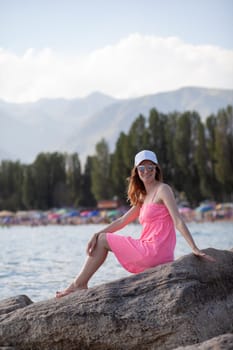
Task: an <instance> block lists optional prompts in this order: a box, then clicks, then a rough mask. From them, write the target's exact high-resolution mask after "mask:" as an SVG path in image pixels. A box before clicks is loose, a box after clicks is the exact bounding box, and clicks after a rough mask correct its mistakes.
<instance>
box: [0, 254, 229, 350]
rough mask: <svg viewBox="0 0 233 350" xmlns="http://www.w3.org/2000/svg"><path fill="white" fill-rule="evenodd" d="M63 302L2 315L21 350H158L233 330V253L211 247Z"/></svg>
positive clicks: (3, 326)
mask: <svg viewBox="0 0 233 350" xmlns="http://www.w3.org/2000/svg"><path fill="white" fill-rule="evenodd" d="M206 252H207V253H208V254H210V255H212V256H213V257H215V258H216V260H217V261H216V262H215V263H211V262H208V261H206V260H204V259H203V258H197V257H195V256H194V255H193V254H190V255H187V256H184V257H182V258H180V259H178V260H176V261H175V262H173V263H169V264H165V265H162V266H158V267H156V268H153V269H151V270H148V271H146V272H144V273H141V274H138V275H133V276H130V277H127V278H124V279H121V280H118V281H115V282H112V283H108V284H103V285H100V286H98V287H95V288H91V289H89V290H87V291H85V290H83V291H78V292H76V293H73V294H70V295H69V296H66V297H64V298H62V299H59V300H56V299H52V300H48V301H43V302H38V303H34V304H32V305H28V306H25V307H24V308H21V309H17V310H16V311H13V312H9V313H4V314H2V315H0V346H12V347H15V348H16V349H17V350H21V349H23V350H27V349H28V350H29V349H33V350H39V349H40V350H72V349H75V350H77V349H80V350H85V349H94V350H95V349H104V350H108V349H109V350H110V349H124V350H128V349H138V350H140V349H143V350H148V349H151V350H153V349H159V350H165V349H166V350H169V349H174V348H176V347H179V346H185V345H190V344H197V343H200V342H203V341H206V340H208V339H210V338H213V337H216V336H218V335H221V334H224V333H231V332H233V252H231V251H220V250H214V249H207V250H206Z"/></svg>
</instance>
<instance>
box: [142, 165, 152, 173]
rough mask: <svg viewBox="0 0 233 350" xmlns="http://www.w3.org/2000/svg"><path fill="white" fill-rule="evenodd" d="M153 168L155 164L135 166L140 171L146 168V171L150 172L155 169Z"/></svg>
mask: <svg viewBox="0 0 233 350" xmlns="http://www.w3.org/2000/svg"><path fill="white" fill-rule="evenodd" d="M155 168H156V166H155V165H139V166H137V169H138V171H139V172H140V173H144V172H145V170H147V171H148V172H150V173H151V172H152V171H154V170H155Z"/></svg>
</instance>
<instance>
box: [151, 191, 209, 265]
mask: <svg viewBox="0 0 233 350" xmlns="http://www.w3.org/2000/svg"><path fill="white" fill-rule="evenodd" d="M158 197H159V199H161V200H162V201H163V203H164V204H165V205H166V207H167V208H168V211H169V213H170V215H171V217H172V219H173V222H174V225H175V227H176V229H177V230H178V231H179V232H180V233H181V234H182V236H183V237H184V238H185V240H186V242H187V243H188V244H189V246H190V247H191V249H192V251H193V253H194V254H195V255H197V256H205V257H206V258H207V259H208V260H211V261H213V259H212V258H211V257H209V256H207V255H206V254H205V253H203V252H202V251H201V250H199V248H198V247H197V246H196V243H195V242H194V239H193V237H192V235H191V233H190V232H189V230H188V227H187V226H186V224H185V222H184V221H183V219H182V217H181V215H180V213H179V210H178V208H177V205H176V201H175V197H174V194H173V192H172V190H171V188H170V187H169V186H168V185H166V184H162V185H161V189H160V190H159V193H158Z"/></svg>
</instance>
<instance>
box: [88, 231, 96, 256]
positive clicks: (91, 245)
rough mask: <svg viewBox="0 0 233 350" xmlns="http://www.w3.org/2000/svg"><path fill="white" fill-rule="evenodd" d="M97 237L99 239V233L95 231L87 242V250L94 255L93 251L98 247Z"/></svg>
mask: <svg viewBox="0 0 233 350" xmlns="http://www.w3.org/2000/svg"><path fill="white" fill-rule="evenodd" d="M97 239H98V233H95V234H94V235H93V236H92V238H91V239H90V241H89V242H88V244H87V250H86V252H87V255H89V256H92V254H93V251H94V249H95V247H96V243H97Z"/></svg>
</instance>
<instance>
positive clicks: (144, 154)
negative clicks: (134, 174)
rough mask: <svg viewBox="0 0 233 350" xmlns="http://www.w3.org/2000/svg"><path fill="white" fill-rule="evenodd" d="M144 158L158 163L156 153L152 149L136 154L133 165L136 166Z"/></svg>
mask: <svg viewBox="0 0 233 350" xmlns="http://www.w3.org/2000/svg"><path fill="white" fill-rule="evenodd" d="M144 160H151V161H152V162H153V163H155V164H158V159H157V156H156V154H155V153H154V152H152V151H147V150H144V151H141V152H139V153H137V154H136V156H135V161H134V165H135V166H138V165H139V164H140V163H141V162H143V161H144Z"/></svg>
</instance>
